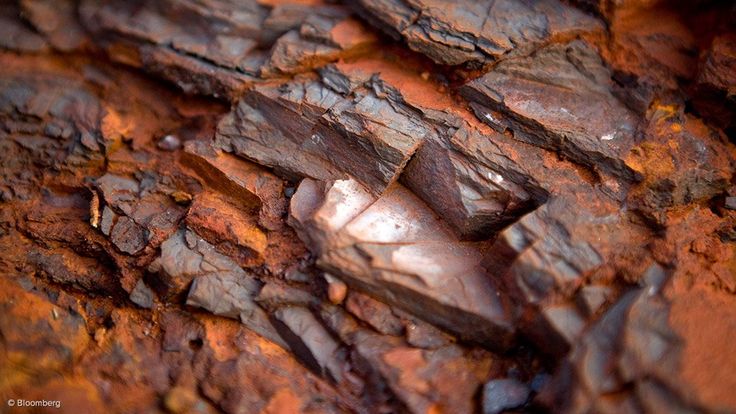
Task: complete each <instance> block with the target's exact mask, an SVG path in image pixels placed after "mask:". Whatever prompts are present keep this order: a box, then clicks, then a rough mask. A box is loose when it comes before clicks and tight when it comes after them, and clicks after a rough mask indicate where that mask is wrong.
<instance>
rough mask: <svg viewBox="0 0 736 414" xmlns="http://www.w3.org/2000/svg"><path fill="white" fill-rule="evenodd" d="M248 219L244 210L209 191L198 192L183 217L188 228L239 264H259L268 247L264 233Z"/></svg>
mask: <svg viewBox="0 0 736 414" xmlns="http://www.w3.org/2000/svg"><path fill="white" fill-rule="evenodd" d="M251 220H252V219H251V216H250V215H248V214H247V213H246V212H244V211H242V210H240V209H239V208H237V207H235V206H232V205H231V204H229V203H228V202H227V201H225V200H223V199H222V198H221V197H220V196H218V195H216V194H211V193H200V194H198V195H197V196H196V197H195V198H194V202H193V203H192V205H191V207H190V208H189V213H188V214H187V217H186V223H187V226H188V227H189V228H190V229H192V230H193V231H195V232H196V233H197V234H199V235H201V236H202V237H203V238H204V239H205V240H207V241H208V242H209V243H210V244H212V245H214V246H215V247H216V248H217V250H218V251H220V252H221V253H223V254H226V255H228V256H229V257H231V258H233V259H234V260H235V261H236V262H237V263H238V264H240V265H241V266H255V265H258V264H261V263H263V254H264V253H265V251H266V247H267V246H268V240H267V238H266V235H265V234H264V233H263V232H262V231H261V230H260V229H259V228H258V226H257V225H256V223H252V222H249V221H251Z"/></svg>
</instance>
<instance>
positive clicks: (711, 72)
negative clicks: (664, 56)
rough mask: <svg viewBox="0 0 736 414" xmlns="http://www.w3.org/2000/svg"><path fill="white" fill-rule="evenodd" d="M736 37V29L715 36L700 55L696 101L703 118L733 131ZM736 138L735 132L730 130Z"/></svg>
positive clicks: (735, 105) (735, 85)
mask: <svg viewBox="0 0 736 414" xmlns="http://www.w3.org/2000/svg"><path fill="white" fill-rule="evenodd" d="M735 55H736V36H735V35H734V34H733V32H730V33H728V32H727V33H724V34H721V35H718V36H716V37H715V38H714V39H713V42H712V43H711V45H710V48H709V49H708V50H707V51H705V52H704V53H702V54H701V57H700V62H699V64H698V74H697V76H696V80H695V89H696V92H695V96H694V99H693V103H694V105H695V108H696V109H697V110H698V112H699V113H700V114H702V116H703V117H705V118H707V119H709V120H711V121H712V122H713V123H715V124H716V125H718V126H719V127H721V128H723V129H725V130H727V131H733V128H734V127H735V126H736V124H734V122H733V119H734V115H736V98H734V97H735V96H736V76H734V74H733V72H734V66H735V65H736V60H735V59H734V56H735ZM730 135H731V137H732V138H733V133H732V132H731V133H730Z"/></svg>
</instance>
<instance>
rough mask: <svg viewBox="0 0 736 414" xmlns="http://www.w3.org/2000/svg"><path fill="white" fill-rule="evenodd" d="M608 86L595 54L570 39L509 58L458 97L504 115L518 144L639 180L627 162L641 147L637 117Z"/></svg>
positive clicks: (483, 118)
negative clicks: (542, 149)
mask: <svg viewBox="0 0 736 414" xmlns="http://www.w3.org/2000/svg"><path fill="white" fill-rule="evenodd" d="M610 82H611V81H610V73H609V71H608V69H606V67H605V66H604V65H603V62H602V61H601V59H600V57H599V56H598V53H597V52H596V51H595V50H594V49H593V48H592V47H590V46H589V45H587V44H586V43H585V42H583V41H573V42H571V43H567V44H555V45H552V46H548V47H545V48H543V49H540V50H538V51H536V52H534V53H533V54H532V55H530V56H527V57H519V58H513V59H508V60H505V61H503V62H501V63H499V64H498V65H497V66H496V67H494V69H493V70H492V71H490V72H489V73H487V74H485V75H483V76H481V77H480V78H477V79H475V80H472V81H470V82H468V83H467V84H466V85H464V86H463V87H462V88H461V93H462V94H463V95H464V96H465V97H466V98H467V99H468V100H470V101H471V102H473V103H475V104H478V105H480V106H482V107H485V108H488V109H490V110H496V111H499V112H501V113H502V114H503V115H505V116H506V117H507V118H508V122H509V124H510V128H511V130H512V131H513V133H514V136H515V137H516V138H517V139H520V140H523V141H526V142H529V143H531V144H533V145H538V146H540V147H543V148H546V149H549V150H553V151H557V152H559V153H561V154H562V155H564V156H565V157H567V158H569V159H570V160H573V161H574V162H577V163H580V164H583V165H587V166H590V167H593V168H597V169H600V170H602V171H605V172H607V173H610V174H613V175H616V176H618V177H621V178H624V179H634V178H636V177H637V174H636V173H635V172H634V171H633V170H632V169H631V168H630V167H629V166H628V165H626V162H625V158H626V156H627V155H628V153H629V152H630V150H631V148H632V147H634V145H636V143H637V142H638V138H637V136H636V129H637V124H638V118H637V117H636V115H635V114H634V113H633V112H631V111H630V110H629V109H628V108H626V106H624V104H623V103H621V102H620V101H619V100H618V99H617V98H615V97H614V96H613V95H612V94H611V92H610V90H609V85H610ZM476 114H478V115H480V116H479V119H480V120H481V121H484V122H489V121H488V117H489V116H491V115H486V114H490V111H488V112H486V114H481V113H480V111H479V110H478V109H476ZM489 123H490V122H489ZM490 124H492V123H490Z"/></svg>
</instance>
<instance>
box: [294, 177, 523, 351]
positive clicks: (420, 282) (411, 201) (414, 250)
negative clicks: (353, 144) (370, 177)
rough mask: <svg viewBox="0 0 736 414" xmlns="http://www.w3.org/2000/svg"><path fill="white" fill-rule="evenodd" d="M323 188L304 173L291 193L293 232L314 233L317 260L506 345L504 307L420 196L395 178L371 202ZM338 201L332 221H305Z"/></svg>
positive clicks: (473, 256)
mask: <svg viewBox="0 0 736 414" xmlns="http://www.w3.org/2000/svg"><path fill="white" fill-rule="evenodd" d="M334 185H337V186H344V184H343V183H341V182H340V181H337V182H335V183H334V184H329V185H328V188H331V187H333V186H334ZM348 187H349V186H348ZM323 191H325V190H322V189H321V188H320V186H319V185H317V184H316V183H315V182H313V181H311V180H304V181H303V182H302V184H301V185H300V187H299V189H298V190H297V193H296V194H295V195H294V197H292V200H291V212H292V215H291V217H292V219H293V220H294V223H295V225H296V226H297V227H296V228H297V233H298V234H300V235H301V237H303V238H304V239H305V240H310V239H314V238H315V237H316V239H317V240H322V242H321V243H320V244H317V245H315V247H316V248H317V249H318V250H316V252H315V253H316V254H318V255H319V256H320V258H319V261H318V263H319V265H320V266H321V267H323V268H325V269H326V270H328V271H330V272H334V273H335V274H338V275H340V276H342V277H344V280H345V281H346V282H347V283H348V284H349V285H353V286H354V287H355V288H356V289H358V290H363V291H367V292H369V293H370V294H372V295H374V296H376V297H378V298H380V299H382V300H385V301H386V302H387V303H389V304H392V305H394V306H397V307H400V308H404V309H406V310H407V311H410V312H412V313H414V314H420V315H422V317H424V318H427V319H428V320H429V322H432V323H435V324H438V325H439V326H441V327H443V328H445V329H448V330H450V331H451V332H454V333H456V334H458V335H460V336H462V337H465V338H467V339H473V340H476V341H479V342H481V343H485V344H488V345H489V346H493V347H499V348H503V347H505V346H508V344H509V342H510V341H511V339H512V337H513V333H512V330H511V327H510V326H509V321H508V314H507V311H506V310H505V308H504V305H503V303H502V301H501V299H500V298H499V297H498V296H497V293H496V288H495V287H494V286H493V284H492V283H491V282H490V280H489V279H488V278H487V276H486V274H485V271H484V270H483V268H482V267H481V266H480V260H481V257H480V255H479V254H478V252H477V250H475V249H474V248H473V246H472V245H464V244H462V243H460V242H458V241H457V240H456V239H454V238H453V236H452V232H451V231H450V230H449V229H448V228H447V227H446V226H445V225H443V224H442V223H441V222H440V221H439V220H438V219H437V217H436V216H435V215H434V214H433V213H432V212H431V211H430V210H429V209H428V208H427V207H426V205H425V204H424V203H422V202H421V201H420V200H419V199H417V198H416V197H415V196H414V195H412V194H411V193H410V192H408V191H407V190H406V189H405V188H403V187H401V186H399V185H394V186H393V187H392V188H391V189H389V190H388V191H387V192H386V194H385V195H384V196H383V197H381V198H379V199H377V200H376V199H375V198H374V199H373V200H374V201H372V202H371V203H365V202H364V201H362V200H368V201H370V198H366V195H365V194H367V193H365V192H363V193H361V192H349V193H345V194H346V195H348V196H352V197H356V198H354V199H352V200H351V199H349V198H348V199H344V198H341V197H336V198H331V197H329V194H330V191H332V190H331V189H330V190H327V194H326V195H327V196H325V193H323ZM364 191H365V190H364ZM363 205H364V207H360V208H353V206H363ZM344 206H348V207H347V208H345V207H344ZM343 208H345V212H344V213H343V214H344V215H340V216H338V215H334V214H333V217H337V218H338V219H337V220H334V221H333V222H332V223H330V222H329V221H327V222H326V223H327V224H326V225H325V224H324V223H325V221H321V220H319V219H317V220H314V221H312V217H318V214H319V212H320V211H340V209H343ZM330 226H332V227H330ZM328 231H333V232H334V233H328ZM440 286H442V288H440ZM471 286H472V287H471ZM428 308H430V309H432V312H427V311H426V309H428Z"/></svg>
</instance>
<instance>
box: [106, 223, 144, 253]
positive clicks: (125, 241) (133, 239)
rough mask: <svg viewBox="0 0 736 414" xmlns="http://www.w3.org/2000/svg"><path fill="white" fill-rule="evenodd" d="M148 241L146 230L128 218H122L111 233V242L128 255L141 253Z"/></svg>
mask: <svg viewBox="0 0 736 414" xmlns="http://www.w3.org/2000/svg"><path fill="white" fill-rule="evenodd" d="M147 239H148V235H147V232H146V229H144V228H143V227H141V226H140V225H138V224H137V223H136V222H134V221H133V220H131V219H129V218H128V217H121V218H120V219H119V220H118V221H116V222H115V226H114V227H113V228H112V230H111V231H110V241H112V242H113V244H115V247H117V248H118V249H120V251H121V252H123V253H127V254H138V253H140V252H141V251H142V250H143V249H144V248H145V247H146V243H147V242H148V240H147Z"/></svg>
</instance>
